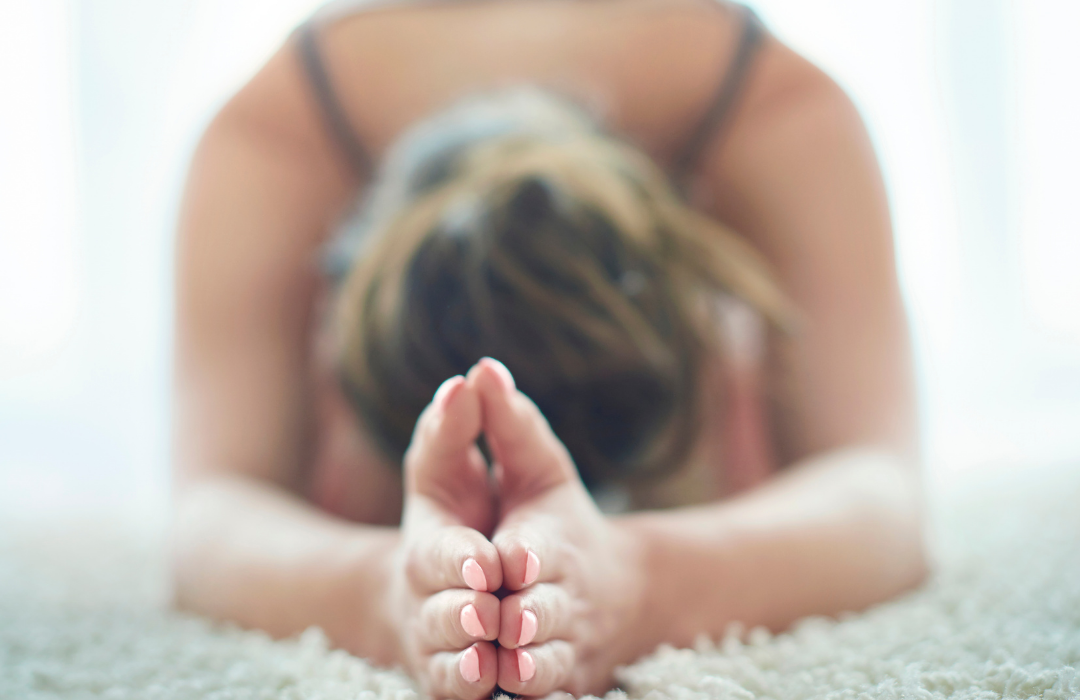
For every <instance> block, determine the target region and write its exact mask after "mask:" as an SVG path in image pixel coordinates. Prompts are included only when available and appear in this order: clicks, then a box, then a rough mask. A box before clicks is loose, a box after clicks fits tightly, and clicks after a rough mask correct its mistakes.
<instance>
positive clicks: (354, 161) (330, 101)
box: [296, 20, 372, 177]
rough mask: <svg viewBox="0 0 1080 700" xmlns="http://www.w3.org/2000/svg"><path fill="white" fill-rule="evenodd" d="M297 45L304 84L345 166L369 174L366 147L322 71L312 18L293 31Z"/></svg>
mask: <svg viewBox="0 0 1080 700" xmlns="http://www.w3.org/2000/svg"><path fill="white" fill-rule="evenodd" d="M296 33H297V36H296V41H297V48H298V49H299V51H300V64H301V67H302V68H303V70H304V75H306V76H307V79H308V83H309V84H310V85H311V89H312V91H313V92H314V93H315V100H316V101H317V102H318V103H319V112H320V113H321V114H322V117H323V122H324V123H325V124H326V128H327V130H328V131H329V132H330V135H331V136H332V137H333V139H334V141H336V142H337V144H338V145H339V146H340V147H341V150H342V153H343V154H344V156H345V159H346V160H347V161H348V162H349V167H351V168H352V170H353V171H354V172H355V173H356V174H357V175H360V176H362V177H363V176H367V175H369V174H370V173H371V169H372V161H371V156H369V155H368V152H367V149H365V148H364V146H363V144H361V143H360V139H359V138H358V137H357V135H356V132H355V131H354V130H353V128H352V125H351V124H349V118H348V116H347V115H346V114H345V109H344V108H343V107H342V105H341V102H340V101H339V100H338V97H337V94H336V93H335V92H334V86H333V84H332V83H331V82H330V74H329V73H327V71H326V63H325V62H324V61H323V57H322V52H321V51H320V50H319V37H318V28H317V27H316V25H315V23H314V22H312V21H310V20H309V21H307V22H305V23H304V24H302V25H300V27H299V28H298V29H297V30H296Z"/></svg>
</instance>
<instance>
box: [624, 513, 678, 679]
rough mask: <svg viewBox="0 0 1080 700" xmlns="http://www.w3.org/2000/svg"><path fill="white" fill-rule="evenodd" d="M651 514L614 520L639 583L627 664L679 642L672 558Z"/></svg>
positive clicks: (676, 589) (675, 586)
mask: <svg viewBox="0 0 1080 700" xmlns="http://www.w3.org/2000/svg"><path fill="white" fill-rule="evenodd" d="M650 515H651V514H648V513H640V514H633V515H628V516H621V517H618V518H613V519H612V520H613V526H614V527H615V528H616V530H617V531H618V532H619V533H620V539H621V540H622V542H623V552H624V557H625V559H626V561H627V562H629V565H630V567H631V568H632V571H633V575H632V576H631V578H632V579H633V580H634V581H635V582H636V591H635V594H636V598H635V599H636V620H635V622H634V628H635V630H636V632H635V634H634V635H630V636H632V637H633V639H634V642H635V648H633V649H628V650H627V652H626V655H625V656H626V658H625V659H624V662H629V661H632V660H635V659H636V658H638V657H640V656H642V655H644V654H647V653H649V652H651V651H652V650H653V649H655V648H656V647H657V646H658V645H659V644H661V643H664V642H677V634H676V626H677V620H678V618H677V613H678V612H679V610H678V607H679V606H678V605H677V601H678V600H680V593H679V591H678V586H677V585H675V580H674V579H675V577H673V576H672V574H673V571H672V567H671V565H670V564H671V562H670V557H669V556H668V555H667V553H666V552H665V548H664V543H663V542H662V538H660V537H658V536H657V535H658V533H657V531H656V529H655V527H654V526H653V523H651V522H650Z"/></svg>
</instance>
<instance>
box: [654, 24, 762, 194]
mask: <svg viewBox="0 0 1080 700" xmlns="http://www.w3.org/2000/svg"><path fill="white" fill-rule="evenodd" d="M739 7H741V11H742V13H743V26H742V33H741V35H740V37H739V45H738V47H737V48H736V50H735V57H734V59H732V62H731V67H730V68H729V69H728V71H727V74H726V75H725V76H724V79H723V81H722V82H721V83H720V87H719V89H718V90H717V91H716V93H715V95H714V96H713V100H712V103H711V104H710V105H709V109H708V110H707V111H706V112H705V115H704V116H703V117H702V118H701V120H700V121H699V122H698V125H697V127H696V128H695V129H694V130H693V131H692V132H691V134H690V137H689V138H688V139H687V140H686V143H685V145H683V147H682V148H681V149H680V150H679V154H678V156H677V157H676V158H675V160H674V164H673V166H672V170H671V178H672V181H673V182H674V183H675V186H676V187H677V188H678V189H679V190H680V191H684V192H685V187H686V185H687V184H688V181H689V179H690V177H691V176H692V175H693V174H694V171H695V170H696V169H697V165H698V161H700V160H701V156H702V153H703V152H704V150H705V147H706V146H708V144H709V141H710V140H711V139H712V138H713V137H714V136H715V135H716V134H717V133H718V132H719V131H720V130H721V129H722V127H723V126H724V123H725V121H726V119H727V118H728V117H729V116H730V115H731V112H732V108H733V107H734V106H735V102H736V101H737V100H738V98H739V94H740V92H741V89H742V86H743V83H744V82H746V76H747V74H748V73H749V69H750V66H751V64H752V63H753V59H754V54H755V53H756V51H757V49H758V47H759V46H760V45H761V41H762V39H764V37H765V28H764V27H763V26H762V24H761V20H760V19H758V16H757V14H756V13H755V12H754V11H753V10H751V9H750V8H749V7H746V6H745V5H741V6H739Z"/></svg>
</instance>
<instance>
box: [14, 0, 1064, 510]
mask: <svg viewBox="0 0 1080 700" xmlns="http://www.w3.org/2000/svg"><path fill="white" fill-rule="evenodd" d="M314 4H315V3H314V2H312V0H276V1H275V0H260V1H259V2H255V1H254V0H154V1H153V2H146V1H145V0H81V1H80V2H73V1H71V2H68V1H65V0H24V1H22V2H19V1H18V0H8V1H7V2H3V3H0V512H3V511H10V510H16V511H25V512H41V511H43V510H45V509H49V510H51V509H56V508H64V509H69V510H85V509H91V508H92V509H100V508H101V507H102V506H103V505H106V506H111V507H114V508H118V509H124V510H130V509H135V510H137V511H142V512H157V513H160V512H161V511H162V510H163V507H164V503H165V498H166V495H167V492H168V476H167V473H168V472H167V462H168V451H169V447H168V440H169V438H168V435H169V431H168V424H169V381H170V380H169V366H170V343H171V338H170V334H171V331H170V328H171V303H172V302H171V283H172V282H171V274H172V272H171V248H172V232H173V222H174V219H175V213H176V208H177V202H178V199H179V196H180V191H181V187H182V178H183V172H184V168H185V166H186V162H187V159H188V158H189V156H190V153H191V149H192V148H193V146H194V144H195V141H196V139H197V138H198V134H199V132H200V131H201V129H202V128H203V126H204V125H205V123H206V122H207V120H208V119H209V117H210V115H211V114H212V113H213V111H214V110H215V109H216V108H217V107H218V106H219V105H220V104H221V103H222V101H223V100H224V99H225V98H226V97H227V96H228V95H229V94H230V92H231V91H233V90H235V89H236V88H237V87H238V86H239V85H240V84H241V83H242V82H243V81H244V80H245V79H246V77H247V76H249V75H250V74H251V73H252V72H253V71H254V70H255V69H256V67H257V66H258V65H259V64H260V63H261V62H262V61H263V60H264V59H265V58H266V57H267V56H268V54H269V53H270V52H271V51H273V49H274V48H275V47H276V46H277V45H278V44H279V43H280V42H281V41H282V40H283V39H284V38H285V37H286V36H287V34H288V32H289V31H290V29H291V28H292V27H293V26H294V25H295V23H296V22H297V21H299V20H300V19H301V18H302V17H304V16H305V15H306V14H307V13H308V12H309V11H310V10H311V8H312V7H313V5H314ZM754 6H755V7H757V8H758V10H759V12H760V14H761V15H762V16H763V17H764V19H765V20H766V22H767V23H768V24H769V25H770V26H771V27H772V29H773V30H774V31H775V32H776V33H777V34H778V35H779V36H780V37H781V38H783V39H784V40H786V41H787V42H788V43H790V44H791V45H793V46H794V47H795V48H796V49H797V50H799V51H801V52H803V53H804V54H805V55H807V56H808V57H810V58H811V59H812V60H814V61H815V62H817V63H819V64H820V65H821V66H823V67H824V68H825V69H826V70H828V71H829V72H830V73H831V74H832V75H833V76H834V77H836V79H837V80H838V81H839V82H840V83H841V84H842V85H843V86H844V87H845V88H846V89H848V91H849V92H850V93H851V94H852V96H853V97H854V99H855V101H856V102H857V104H858V106H859V108H860V109H861V110H862V112H863V115H864V116H865V118H866V120H867V122H868V123H869V125H870V129H871V133H872V136H873V138H874V141H875V144H876V145H877V148H878V151H879V153H880V155H881V159H882V163H883V166H884V169H885V173H886V178H887V181H888V186H889V192H890V197H891V201H892V205H893V211H894V219H895V223H896V233H897V248H898V253H899V260H900V265H901V275H902V281H903V286H904V293H905V296H906V299H907V301H908V305H909V311H910V315H911V319H912V325H913V330H914V337H915V344H916V354H917V360H918V368H919V381H920V391H921V396H922V407H923V418H924V431H925V444H926V457H927V463H928V465H929V466H930V468H931V470H932V475H933V478H934V479H935V480H941V479H943V478H945V477H947V475H949V474H955V473H957V472H958V471H959V470H964V469H970V468H985V467H986V466H988V465H1015V466H1017V467H1024V466H1026V465H1031V466H1034V465H1042V464H1047V463H1063V464H1068V463H1072V464H1075V465H1077V468H1080V273H1078V271H1077V267H1078V265H1080V224H1078V223H1077V221H1078V214H1077V202H1078V197H1077V192H1078V191H1080V131H1078V129H1080V88H1078V86H1080V41H1077V39H1076V36H1075V33H1076V31H1077V30H1076V28H1077V27H1080V4H1077V3H1075V2H1072V1H1071V0H1057V1H1055V0H1013V1H1012V2H1010V1H1009V0H908V2H902V3H901V2H877V1H874V0H818V1H817V2H813V3H808V2H805V0H761V1H760V2H757V3H754Z"/></svg>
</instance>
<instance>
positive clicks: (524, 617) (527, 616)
mask: <svg viewBox="0 0 1080 700" xmlns="http://www.w3.org/2000/svg"><path fill="white" fill-rule="evenodd" d="M470 607H472V606H470ZM536 628H537V624H536V613H534V612H533V611H532V610H522V611H521V634H520V635H518V646H519V647H523V646H525V645H526V644H528V643H529V642H531V641H532V640H533V638H534V637H536Z"/></svg>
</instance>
